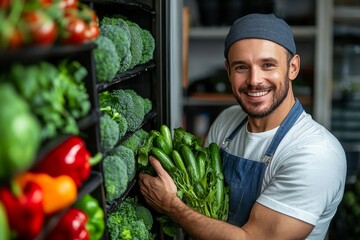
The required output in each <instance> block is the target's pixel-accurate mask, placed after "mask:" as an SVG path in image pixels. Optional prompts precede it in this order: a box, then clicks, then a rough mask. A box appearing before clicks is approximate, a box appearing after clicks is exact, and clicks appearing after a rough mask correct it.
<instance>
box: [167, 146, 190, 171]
mask: <svg viewBox="0 0 360 240" xmlns="http://www.w3.org/2000/svg"><path fill="white" fill-rule="evenodd" d="M171 157H172V160H173V161H174V163H175V166H176V167H177V168H178V169H179V170H180V171H182V172H183V173H187V171H186V168H185V164H184V162H183V160H182V158H181V155H180V153H179V152H178V151H176V150H175V149H174V150H173V151H172V153H171Z"/></svg>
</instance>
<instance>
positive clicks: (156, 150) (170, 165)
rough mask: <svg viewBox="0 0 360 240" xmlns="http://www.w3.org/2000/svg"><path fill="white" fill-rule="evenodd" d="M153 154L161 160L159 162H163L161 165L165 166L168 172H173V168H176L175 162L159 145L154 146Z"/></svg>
mask: <svg viewBox="0 0 360 240" xmlns="http://www.w3.org/2000/svg"><path fill="white" fill-rule="evenodd" d="M151 154H152V155H153V156H154V157H155V158H156V159H157V160H159V162H160V163H161V165H162V166H163V167H164V169H165V170H166V171H167V172H168V173H171V171H173V169H174V168H175V165H174V163H173V162H172V161H171V159H170V157H169V156H168V155H167V154H166V153H164V151H163V150H161V149H160V148H157V147H152V148H151ZM170 175H171V174H170Z"/></svg>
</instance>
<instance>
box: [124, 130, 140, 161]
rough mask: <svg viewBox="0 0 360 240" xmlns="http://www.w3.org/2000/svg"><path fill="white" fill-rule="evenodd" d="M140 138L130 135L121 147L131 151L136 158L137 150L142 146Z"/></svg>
mask: <svg viewBox="0 0 360 240" xmlns="http://www.w3.org/2000/svg"><path fill="white" fill-rule="evenodd" d="M142 143H143V142H142V141H141V138H140V137H139V136H137V135H136V134H133V135H131V136H130V137H129V138H128V139H126V140H125V141H124V142H123V143H122V144H121V145H122V146H125V147H127V148H129V149H131V150H132V151H133V152H134V155H135V156H136V154H137V152H138V149H139V148H140V146H141V145H142Z"/></svg>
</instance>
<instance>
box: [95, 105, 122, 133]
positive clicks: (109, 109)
mask: <svg viewBox="0 0 360 240" xmlns="http://www.w3.org/2000/svg"><path fill="white" fill-rule="evenodd" d="M100 110H101V111H103V112H105V113H107V114H108V115H109V116H110V117H111V119H113V120H114V121H115V122H116V123H117V124H118V128H119V140H120V139H121V138H123V137H124V136H125V134H126V132H127V130H128V123H127V121H126V118H125V117H124V116H123V115H122V114H120V113H118V112H117V111H116V109H114V108H112V107H111V106H107V107H102V108H100Z"/></svg>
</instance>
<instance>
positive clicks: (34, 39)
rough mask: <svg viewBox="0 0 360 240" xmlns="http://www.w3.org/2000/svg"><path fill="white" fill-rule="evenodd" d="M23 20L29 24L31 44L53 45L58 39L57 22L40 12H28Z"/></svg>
mask: <svg viewBox="0 0 360 240" xmlns="http://www.w3.org/2000/svg"><path fill="white" fill-rule="evenodd" d="M23 20H24V21H25V22H26V24H27V28H28V32H29V35H30V42H29V43H30V44H35V45H43V46H47V45H51V44H53V43H54V42H55V40H56V37H57V26H56V24H55V21H54V20H52V19H51V18H50V17H49V16H47V15H46V14H45V13H44V12H41V11H40V10H37V11H33V12H26V13H24V15H23Z"/></svg>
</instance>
